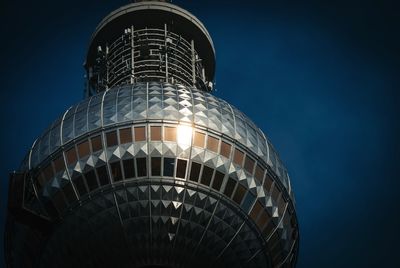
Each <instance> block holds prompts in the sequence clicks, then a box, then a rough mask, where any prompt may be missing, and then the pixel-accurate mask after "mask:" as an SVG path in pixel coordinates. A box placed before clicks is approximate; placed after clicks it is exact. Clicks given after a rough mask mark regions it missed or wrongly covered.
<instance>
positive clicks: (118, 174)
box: [110, 161, 122, 181]
mask: <svg viewBox="0 0 400 268" xmlns="http://www.w3.org/2000/svg"><path fill="white" fill-rule="evenodd" d="M110 168H111V175H112V177H113V179H114V181H120V180H122V171H121V164H120V163H119V161H117V162H114V163H110Z"/></svg>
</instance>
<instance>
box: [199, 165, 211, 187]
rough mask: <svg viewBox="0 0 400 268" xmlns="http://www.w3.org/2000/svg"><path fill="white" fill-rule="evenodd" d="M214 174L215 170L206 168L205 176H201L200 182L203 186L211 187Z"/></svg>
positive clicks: (204, 170) (204, 169)
mask: <svg viewBox="0 0 400 268" xmlns="http://www.w3.org/2000/svg"><path fill="white" fill-rule="evenodd" d="M213 172H214V170H213V169H212V168H210V167H207V166H204V168H203V174H201V181H200V182H201V184H204V185H207V186H209V185H210V182H211V178H212V175H213Z"/></svg>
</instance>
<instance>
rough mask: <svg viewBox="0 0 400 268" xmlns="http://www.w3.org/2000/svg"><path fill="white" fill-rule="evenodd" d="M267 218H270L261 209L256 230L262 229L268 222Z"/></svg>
mask: <svg viewBox="0 0 400 268" xmlns="http://www.w3.org/2000/svg"><path fill="white" fill-rule="evenodd" d="M269 218H270V217H269V215H268V213H267V211H265V210H264V209H263V210H262V212H261V215H260V217H259V219H258V221H257V222H256V224H257V226H258V228H260V229H262V228H263V227H264V225H265V224H266V223H267V222H268V220H269Z"/></svg>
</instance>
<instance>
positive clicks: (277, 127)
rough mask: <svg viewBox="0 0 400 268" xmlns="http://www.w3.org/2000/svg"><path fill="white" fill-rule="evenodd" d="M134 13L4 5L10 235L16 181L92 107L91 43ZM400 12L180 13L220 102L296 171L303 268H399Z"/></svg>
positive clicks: (89, 4)
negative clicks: (62, 123) (62, 119)
mask: <svg viewBox="0 0 400 268" xmlns="http://www.w3.org/2000/svg"><path fill="white" fill-rule="evenodd" d="M127 2H129V1H121V0H109V1H100V0H96V1H95V0H87V1H71V0H69V1H64V0H59V1H43V0H40V1H5V0H1V1H0V15H1V16H0V29H1V33H2V35H1V36H2V38H1V42H0V43H1V44H0V46H1V50H0V59H1V72H0V82H1V85H2V89H1V90H0V94H1V95H0V97H1V105H0V120H1V121H0V123H1V126H2V131H1V136H0V141H1V144H0V145H1V146H0V148H1V159H0V160H1V162H0V163H1V166H0V167H1V168H0V172H1V174H0V175H1V192H0V195H1V200H0V206H1V213H0V220H1V224H2V225H3V222H4V213H5V201H6V193H7V183H8V173H9V172H10V171H12V170H13V169H15V168H17V167H18V165H19V163H20V161H21V160H22V158H23V156H24V154H25V153H26V151H27V149H28V148H29V146H30V145H31V144H32V142H33V141H34V139H35V138H36V137H37V136H38V135H40V134H41V132H42V131H43V130H44V129H45V128H46V127H47V126H48V125H49V124H50V123H51V122H52V121H53V120H55V119H56V118H57V117H58V116H59V115H60V114H61V113H62V112H63V111H65V110H66V109H67V108H68V107H69V106H71V105H73V104H74V103H76V102H78V101H79V100H81V98H82V96H83V83H84V81H83V74H84V72H83V68H82V63H83V59H84V56H85V52H86V48H87V45H88V41H89V37H90V35H91V33H92V31H93V30H94V28H95V26H96V25H97V23H98V22H99V21H100V19H101V18H102V17H103V16H104V15H106V14H107V13H108V12H109V11H111V10H112V9H114V8H116V7H118V6H120V5H122V4H125V3H127ZM300 2H302V3H300ZM394 2H395V1H393V2H390V1H354V0H348V1H341V0H340V1H332V3H324V1H211V0H204V1H184V0H180V1H174V3H175V4H178V5H180V6H182V7H184V8H187V9H188V10H189V11H191V12H192V13H194V14H195V15H196V16H198V18H200V19H201V20H202V21H203V22H204V24H205V25H206V27H207V28H208V30H209V32H210V34H211V35H212V37H213V40H214V43H215V47H216V51H217V73H216V82H217V86H216V88H217V92H215V94H216V95H217V96H219V97H221V98H223V99H225V100H227V101H229V102H230V103H231V104H233V105H235V106H236V107H238V108H239V109H240V110H242V111H243V112H244V113H246V114H247V115H248V116H249V117H250V118H252V119H253V121H254V122H255V123H256V124H257V125H258V126H259V127H260V128H261V129H263V130H264V131H265V133H266V134H267V135H268V136H269V138H270V139H271V140H272V142H273V144H274V145H275V147H276V149H277V150H278V152H280V156H281V158H282V159H283V161H284V162H285V163H286V166H287V167H288V170H289V172H290V174H291V179H292V185H293V187H294V190H295V194H296V200H297V213H298V218H299V221H300V237H301V245H300V255H299V260H298V267H299V268H310V267H317V268H320V267H324V268H326V267H400V258H398V256H397V253H398V251H399V250H400V246H399V239H400V234H399V233H400V231H399V229H400V202H399V189H400V176H399V175H398V174H399V172H398V167H399V166H400V164H399V163H400V145H399V141H398V138H399V137H400V123H399V122H400V120H399V115H400V114H399V110H400V108H399V107H400V93H399V90H400V88H399V76H400V35H399V30H398V29H399V26H400V23H399V22H400V18H399V14H400V9H399V8H398V7H397V6H395V4H394ZM1 231H2V228H1ZM1 247H2V243H0V250H2V248H1ZM0 257H1V258H2V255H1V254H0ZM2 264H3V263H2V262H0V267H1V266H2Z"/></svg>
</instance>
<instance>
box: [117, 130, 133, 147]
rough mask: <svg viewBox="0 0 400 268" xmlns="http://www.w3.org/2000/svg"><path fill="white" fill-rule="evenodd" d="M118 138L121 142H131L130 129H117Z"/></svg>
mask: <svg viewBox="0 0 400 268" xmlns="http://www.w3.org/2000/svg"><path fill="white" fill-rule="evenodd" d="M119 140H120V141H121V144H125V143H130V142H132V129H131V128H130V127H128V128H123V129H120V130H119Z"/></svg>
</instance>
